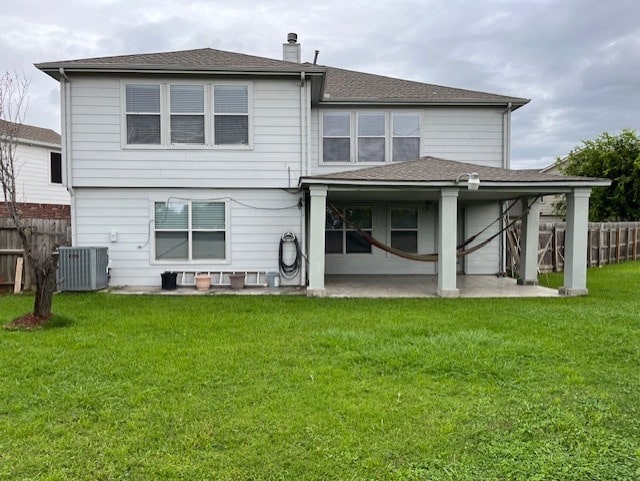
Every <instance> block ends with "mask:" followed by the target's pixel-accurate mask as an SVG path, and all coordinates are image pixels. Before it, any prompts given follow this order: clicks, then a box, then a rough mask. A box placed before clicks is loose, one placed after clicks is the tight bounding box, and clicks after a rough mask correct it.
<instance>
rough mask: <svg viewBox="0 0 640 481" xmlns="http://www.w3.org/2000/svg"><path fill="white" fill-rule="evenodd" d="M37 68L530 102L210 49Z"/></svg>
mask: <svg viewBox="0 0 640 481" xmlns="http://www.w3.org/2000/svg"><path fill="white" fill-rule="evenodd" d="M36 67H37V68H39V69H40V70H42V71H44V72H46V73H47V74H49V75H51V76H52V77H54V78H56V79H59V76H60V73H59V69H60V68H64V69H65V70H68V71H71V72H72V71H74V70H75V71H94V72H95V71H101V72H102V71H105V72H108V71H114V72H115V71H154V72H157V71H175V72H179V71H199V72H212V73H215V72H223V71H228V72H256V73H260V72H263V73H264V72H269V73H278V72H280V73H296V72H302V71H304V72H307V73H315V74H325V76H326V77H325V83H324V98H323V99H322V101H324V102H374V103H375V102H379V103H382V102H387V103H403V102H405V103H437V104H441V103H447V104H451V103H462V104H476V103H499V104H507V103H509V102H511V103H512V104H513V107H514V108H517V107H519V106H522V105H524V104H526V103H527V102H529V100H528V99H524V98H520V97H509V96H504V95H496V94H490V93H486V92H475V91H471V90H464V89H458V88H451V87H443V86H440V85H432V84H426V83H421V82H414V81H409V80H402V79H397V78H391V77H385V76H381V75H374V74H370V73H363V72H355V71H352V70H345V69H339V68H334V67H326V66H321V65H314V64H310V63H302V64H299V63H295V62H285V61H283V60H275V59H271V58H266V57H257V56H254V55H246V54H242V53H235V52H227V51H224V50H216V49H212V48H201V49H196V50H183V51H177V52H161V53H146V54H136V55H119V56H112V57H97V58H86V59H78V60H65V61H59V62H46V63H39V64H36Z"/></svg>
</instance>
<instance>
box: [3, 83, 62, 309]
mask: <svg viewBox="0 0 640 481" xmlns="http://www.w3.org/2000/svg"><path fill="white" fill-rule="evenodd" d="M29 83H30V81H29V79H28V78H26V77H24V76H20V75H18V74H15V75H11V74H10V73H8V72H5V73H4V74H3V75H2V76H1V77H0V185H2V193H3V195H4V205H5V208H6V210H7V212H8V214H9V217H11V219H12V220H13V222H14V224H15V226H16V229H17V232H18V236H19V238H20V242H21V243H22V248H23V249H24V256H25V258H26V260H27V262H28V264H29V265H30V266H31V268H32V269H33V274H34V278H35V285H36V291H35V301H34V306H33V316H34V318H35V319H36V320H37V321H39V322H44V321H46V320H47V319H48V318H49V317H51V306H52V302H53V294H54V292H55V290H56V270H57V268H58V255H57V246H55V247H54V248H53V249H47V248H46V247H45V245H44V243H38V242H37V235H36V234H35V233H34V232H33V231H32V229H31V227H30V226H29V224H28V222H27V221H26V220H25V219H24V218H23V217H22V214H21V211H20V204H19V202H18V201H17V195H16V176H17V174H18V171H19V167H20V166H19V164H18V162H19V160H18V159H17V158H16V150H17V144H18V139H20V137H21V135H20V131H21V128H22V125H23V121H24V116H25V112H26V109H27V104H28V99H29V96H28V93H29Z"/></svg>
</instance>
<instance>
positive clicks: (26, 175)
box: [0, 120, 70, 220]
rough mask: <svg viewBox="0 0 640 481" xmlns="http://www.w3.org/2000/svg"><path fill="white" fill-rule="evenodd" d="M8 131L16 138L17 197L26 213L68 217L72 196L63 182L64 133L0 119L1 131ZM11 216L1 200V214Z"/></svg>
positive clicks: (19, 206)
mask: <svg viewBox="0 0 640 481" xmlns="http://www.w3.org/2000/svg"><path fill="white" fill-rule="evenodd" d="M4 132H11V134H12V135H11V137H12V138H13V140H14V141H15V154H14V155H15V159H14V169H15V182H16V201H17V202H18V208H19V209H20V212H21V214H22V216H23V217H25V218H35V219H67V220H68V219H69V217H70V209H69V203H70V199H69V193H68V192H67V189H66V188H65V186H64V185H63V175H62V154H61V152H60V134H58V133H57V132H54V131H53V130H51V129H45V128H42V127H36V126H35V125H28V124H14V123H12V122H8V121H6V120H0V135H2V133H4ZM2 200H4V198H3V197H2V193H1V192H0V201H2ZM8 216H9V213H8V212H7V210H6V208H5V206H4V205H3V204H2V202H0V217H8Z"/></svg>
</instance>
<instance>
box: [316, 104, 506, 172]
mask: <svg viewBox="0 0 640 481" xmlns="http://www.w3.org/2000/svg"><path fill="white" fill-rule="evenodd" d="M362 111H365V110H362ZM338 112H341V110H333V109H329V108H324V109H314V110H313V111H312V115H311V147H312V151H311V162H310V165H309V175H322V174H327V173H335V172H344V171H349V170H354V169H358V168H361V167H362V166H363V164H361V163H358V162H355V157H353V155H354V154H352V161H351V162H325V161H324V160H323V157H322V155H323V145H322V133H323V125H322V123H323V122H322V120H323V115H324V114H326V113H338ZM365 112H366V111H365ZM503 112H504V109H501V108H496V107H458V106H452V107H424V108H422V109H416V108H412V109H407V110H402V109H400V108H398V109H394V110H393V111H392V113H393V115H392V120H391V122H392V125H391V129H392V130H394V131H395V134H394V135H392V137H390V140H392V141H393V142H394V143H396V149H399V148H400V147H399V145H398V144H397V142H398V140H399V139H400V142H406V144H409V143H413V146H411V148H415V143H419V149H418V151H419V155H420V156H432V157H440V158H443V159H448V160H455V161H458V162H470V163H476V164H480V165H486V166H491V167H502V166H503V157H504V152H503V149H504V135H505V131H504V125H503ZM405 114H407V115H418V116H419V117H420V136H419V138H417V137H413V136H411V135H409V134H408V132H409V130H408V127H409V126H407V125H403V127H402V129H399V130H398V129H397V128H394V124H395V125H396V127H397V122H396V123H394V121H393V117H395V116H396V115H398V116H403V115H405ZM396 120H398V119H396ZM400 120H401V122H402V124H404V123H405V122H404V121H403V120H402V119H400ZM407 120H408V119H407ZM407 123H408V122H407ZM398 134H401V135H398ZM354 135H355V134H354ZM405 139H406V140H405ZM405 147H409V146H407V145H405ZM352 150H353V151H355V148H353V149H352ZM388 150H391V151H392V152H391V154H390V155H393V145H392V146H391V149H389V147H388ZM396 152H397V150H396ZM414 152H415V151H414ZM397 153H399V152H397ZM411 157H412V156H411ZM395 158H397V157H392V160H393V159H395ZM370 165H376V164H375V163H371V164H370ZM378 165H379V164H378Z"/></svg>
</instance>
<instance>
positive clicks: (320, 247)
mask: <svg viewBox="0 0 640 481" xmlns="http://www.w3.org/2000/svg"><path fill="white" fill-rule="evenodd" d="M309 197H310V206H309V286H308V287H307V296H324V295H325V290H324V227H325V222H326V215H327V186H326V185H312V186H310V187H309Z"/></svg>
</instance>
